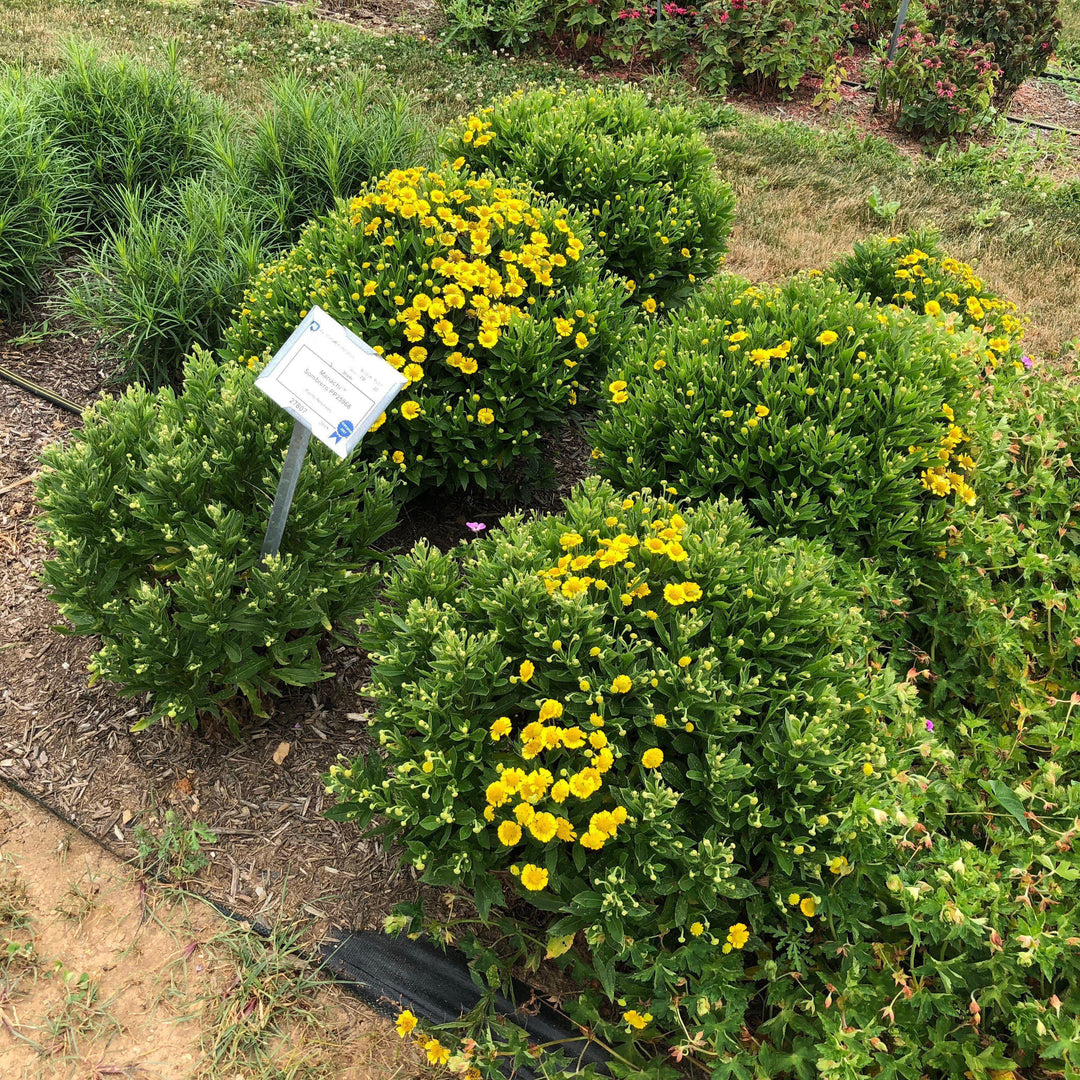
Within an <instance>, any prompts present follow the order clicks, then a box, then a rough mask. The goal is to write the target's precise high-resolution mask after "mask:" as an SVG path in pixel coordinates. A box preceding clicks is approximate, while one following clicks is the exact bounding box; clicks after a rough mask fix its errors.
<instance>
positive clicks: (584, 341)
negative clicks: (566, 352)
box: [574, 330, 589, 349]
mask: <svg viewBox="0 0 1080 1080" xmlns="http://www.w3.org/2000/svg"><path fill="white" fill-rule="evenodd" d="M574 344H575V345H576V346H577V347H578V348H579V349H584V348H587V347H588V344H589V339H588V338H587V337H586V336H585V335H584V334H583V333H582V332H581V331H580V330H579V331H578V332H577V333H576V334H575V335H574Z"/></svg>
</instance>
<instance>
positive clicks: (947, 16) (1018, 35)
mask: <svg viewBox="0 0 1080 1080" xmlns="http://www.w3.org/2000/svg"><path fill="white" fill-rule="evenodd" d="M1060 7H1061V0H935V2H933V3H930V4H927V6H926V15H927V18H928V19H929V21H930V23H931V25H932V26H933V27H934V28H935V30H936V31H937V32H938V33H939V34H940V35H941V36H952V37H956V38H959V40H960V41H962V42H964V43H966V44H976V43H985V44H987V45H990V46H991V47H992V48H993V59H994V63H995V64H997V66H998V67H999V68H1000V69H1001V78H1000V80H999V81H998V85H997V93H996V100H997V103H998V104H999V105H1005V104H1007V103H1008V102H1009V101H1010V100H1011V99H1012V96H1013V94H1015V93H1016V91H1017V90H1018V89H1019V88H1020V85H1021V84H1022V83H1023V82H1024V80H1025V79H1030V78H1033V77H1034V76H1036V75H1041V74H1042V73H1043V72H1044V71H1045V70H1046V65H1047V64H1048V63H1049V61H1050V57H1051V56H1053V54H1054V48H1055V46H1056V45H1057V41H1058V35H1059V34H1060V33H1061V27H1062V22H1061V19H1059V18H1058V13H1059V9H1060Z"/></svg>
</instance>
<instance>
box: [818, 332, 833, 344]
mask: <svg viewBox="0 0 1080 1080" xmlns="http://www.w3.org/2000/svg"><path fill="white" fill-rule="evenodd" d="M836 339H837V335H836V334H835V333H834V332H833V331H832V330H822V331H821V333H820V334H818V336H817V343H818V344H819V345H831V344H832V343H833V342H834V341H836Z"/></svg>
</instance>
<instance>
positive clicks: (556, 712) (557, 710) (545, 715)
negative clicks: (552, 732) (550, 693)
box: [540, 698, 563, 723]
mask: <svg viewBox="0 0 1080 1080" xmlns="http://www.w3.org/2000/svg"><path fill="white" fill-rule="evenodd" d="M562 714H563V704H562V702H561V701H556V700H555V699H554V698H548V699H547V700H546V701H545V702H544V703H543V704H542V705H541V706H540V721H541V723H543V722H544V721H546V720H557V719H558V718H559V717H560V716H562Z"/></svg>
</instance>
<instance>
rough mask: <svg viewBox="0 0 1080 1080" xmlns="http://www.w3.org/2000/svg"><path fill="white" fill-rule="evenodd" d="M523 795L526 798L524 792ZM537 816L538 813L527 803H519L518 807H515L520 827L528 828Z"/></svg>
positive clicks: (515, 815)
mask: <svg viewBox="0 0 1080 1080" xmlns="http://www.w3.org/2000/svg"><path fill="white" fill-rule="evenodd" d="M522 795H523V796H524V792H522ZM535 814H536V811H535V810H534V809H533V808H532V806H531V805H530V804H529V803H527V802H522V803H518V804H517V806H515V807H514V817H516V818H517V823H518V824H519V825H526V826H527V825H528V824H529V822H530V821H532V819H533V816H534V815H535Z"/></svg>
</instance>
